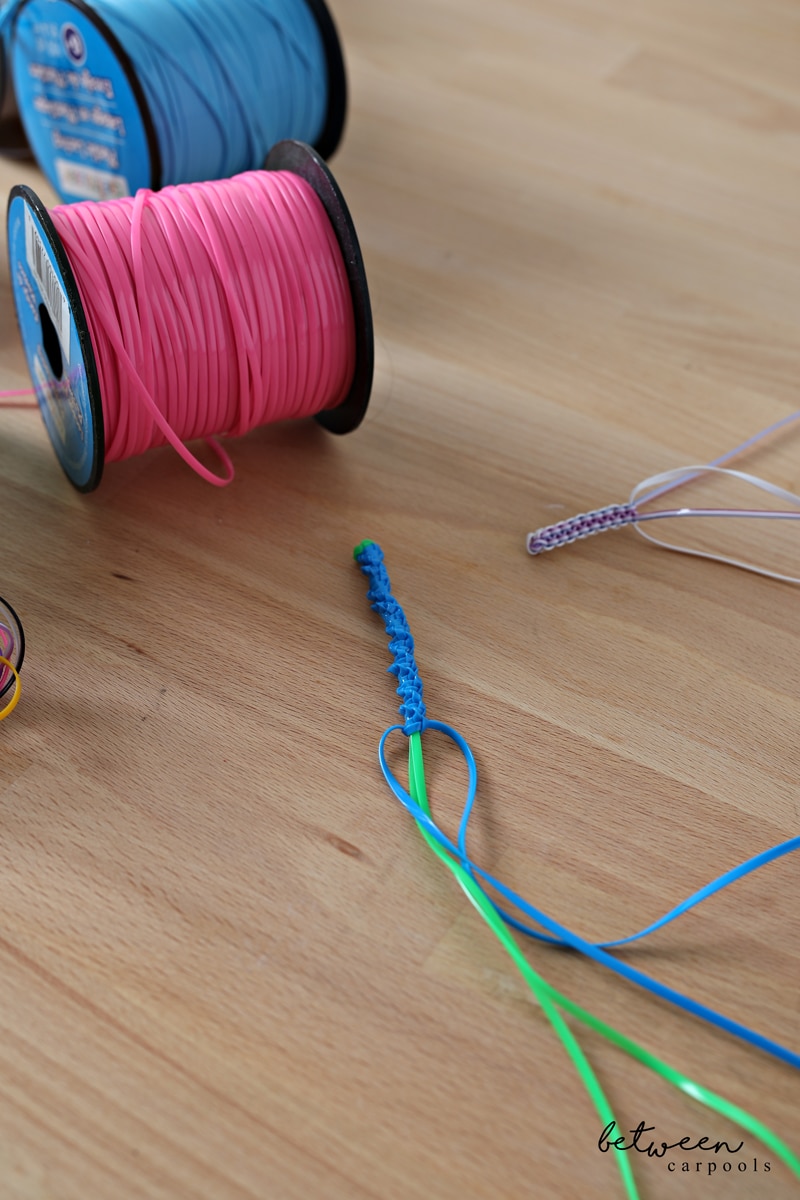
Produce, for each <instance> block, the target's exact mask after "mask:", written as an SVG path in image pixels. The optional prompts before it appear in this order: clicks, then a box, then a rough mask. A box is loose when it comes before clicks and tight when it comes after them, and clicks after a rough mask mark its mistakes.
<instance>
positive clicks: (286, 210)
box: [8, 142, 373, 491]
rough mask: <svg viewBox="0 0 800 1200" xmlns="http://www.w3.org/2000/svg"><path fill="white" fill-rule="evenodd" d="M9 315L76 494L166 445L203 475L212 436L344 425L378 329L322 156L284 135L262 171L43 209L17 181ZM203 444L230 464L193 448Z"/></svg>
mask: <svg viewBox="0 0 800 1200" xmlns="http://www.w3.org/2000/svg"><path fill="white" fill-rule="evenodd" d="M8 233H9V262H10V264H11V273H12V287H13V290H14V297H15V302H16V308H17V318H18V322H19V326H20V332H21V335H22V340H23V346H24V348H25V353H26V356H27V359H28V365H29V368H30V371H31V377H32V380H33V384H34V387H35V390H36V393H37V399H38V401H39V406H40V409H41V412H42V415H43V417H44V420H45V424H46V427H47V429H48V432H49V434H50V437H51V440H52V442H53V445H54V448H55V450H56V453H57V455H58V457H59V460H60V462H61V464H62V466H63V467H64V470H65V471H66V473H67V475H68V477H69V478H70V479H71V481H72V482H73V483H74V484H75V486H76V487H78V488H79V489H80V490H82V491H89V490H91V489H92V488H94V487H96V486H97V484H98V483H99V481H100V477H101V474H102V470H103V465H104V463H105V462H106V461H108V462H113V461H119V460H121V459H124V458H129V457H132V456H135V455H140V454H144V453H146V452H147V451H148V450H149V449H151V448H153V447H155V446H158V445H162V444H164V443H166V442H169V443H171V444H172V445H173V446H174V448H175V449H176V450H177V451H178V453H179V454H181V456H182V457H183V458H184V459H185V460H186V461H187V462H189V463H190V465H191V466H192V467H193V468H194V469H195V470H196V471H197V472H198V473H199V474H200V475H202V476H203V478H205V479H207V480H208V481H209V482H212V483H217V484H224V483H228V482H229V481H230V479H231V478H232V477H233V468H232V465H231V462H230V459H229V458H228V455H227V454H226V452H225V451H224V450H223V449H222V447H221V446H220V445H219V443H218V442H217V441H216V438H217V437H218V436H219V435H226V434H227V435H231V436H238V435H241V434H244V433H247V432H248V431H249V430H251V429H254V428H256V427H260V426H264V425H268V424H272V423H274V422H277V421H283V420H293V419H300V418H304V417H312V416H313V417H315V418H316V419H317V420H318V421H319V422H320V423H321V424H323V425H325V426H326V427H327V428H328V429H330V430H332V431H333V432H338V433H343V432H347V431H348V430H350V429H353V428H354V427H355V426H356V425H357V424H358V423H359V422H360V420H361V418H362V417H363V415H364V412H365V410H366V407H367V403H368V401H369V393H370V389H371V384H372V370H373V336H372V321H371V315H370V305H369V294H368V290H367V284H366V277H365V273H364V267H363V262H362V258H361V253H360V250H359V246H358V239H357V237H356V234H355V230H354V228H353V223H352V220H351V218H350V215H349V213H348V210H347V207H346V205H345V202H344V200H343V198H342V196H341V193H340V191H339V189H338V187H337V186H336V183H335V181H334V180H333V177H332V176H331V174H330V172H329V170H328V168H327V167H326V166H325V164H324V163H323V162H322V160H321V159H320V158H319V156H318V155H317V154H316V152H315V151H313V150H311V149H310V148H309V147H308V146H306V145H304V144H302V143H299V142H282V143H279V145H278V146H276V147H275V149H274V150H273V151H272V152H271V153H270V155H269V158H268V160H267V163H266V169H265V170H264V171H255V172H248V173H246V174H244V175H239V176H235V177H234V178H233V179H229V180H218V181H215V182H212V183H202V184H183V185H180V186H178V187H174V188H166V189H164V190H162V191H161V192H158V193H154V192H149V191H140V192H139V193H137V195H136V196H135V197H133V198H126V199H123V200H113V201H108V202H106V203H99V204H93V203H88V202H87V203H83V204H76V205H72V206H63V207H59V208H55V209H53V210H52V211H51V212H50V213H48V212H47V211H46V210H45V209H44V207H43V206H42V204H41V202H40V201H39V200H38V198H37V197H36V196H35V194H34V193H33V192H31V190H30V189H28V188H15V189H14V191H13V192H12V195H11V200H10V204H9V213H8ZM197 438H205V439H207V440H209V441H210V442H211V443H212V444H213V445H214V447H215V449H216V450H217V452H218V454H219V455H220V457H221V459H222V461H223V464H224V471H223V473H222V474H221V475H217V474H215V473H214V472H212V471H210V470H209V469H208V467H206V466H205V465H204V464H203V463H201V462H200V461H199V460H198V459H197V458H196V456H195V455H194V454H193V453H192V452H191V451H190V450H189V449H188V448H187V446H186V443H187V442H189V441H192V440H194V439H197Z"/></svg>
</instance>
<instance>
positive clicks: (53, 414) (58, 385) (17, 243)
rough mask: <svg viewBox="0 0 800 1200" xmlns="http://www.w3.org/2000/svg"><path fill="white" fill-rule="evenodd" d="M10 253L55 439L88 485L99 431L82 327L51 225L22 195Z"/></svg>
mask: <svg viewBox="0 0 800 1200" xmlns="http://www.w3.org/2000/svg"><path fill="white" fill-rule="evenodd" d="M8 259H9V267H10V272H11V287H12V292H13V295H14V303H15V305H16V310H17V320H18V322H19V328H20V333H21V335H22V345H23V348H24V350H25V357H26V358H27V361H28V370H29V371H30V375H31V380H32V382H33V386H34V387H35V389H36V397H37V399H38V401H39V407H40V409H41V413H42V418H43V420H44V423H45V426H46V428H47V432H48V434H49V435H50V440H51V441H52V443H53V446H54V448H55V451H56V454H57V455H58V457H59V460H60V462H61V465H62V467H63V468H64V470H65V471H66V472H67V474H68V475H69V477H70V479H72V481H73V483H75V484H76V486H78V487H85V486H86V485H87V484H88V483H89V480H90V478H91V476H92V473H93V471H94V469H95V463H96V458H97V455H96V436H97V430H96V429H95V423H94V417H93V415H92V405H91V400H90V396H89V384H88V378H87V372H86V366H85V362H84V356H83V349H82V347H81V344H80V338H79V335H78V329H77V326H76V323H75V321H74V320H73V318H72V315H71V311H70V305H69V289H68V288H67V286H66V283H65V280H64V277H63V275H62V273H61V269H60V267H59V264H58V261H57V259H56V256H55V254H54V252H53V249H52V246H51V243H50V240H49V237H48V234H47V231H46V230H45V229H44V227H43V226H42V223H41V222H40V220H39V217H38V216H37V214H36V213H35V212H34V211H33V209H32V208H31V207H30V205H29V204H28V203H27V202H26V200H25V199H24V198H23V197H22V196H15V197H14V199H13V200H12V201H11V208H10V210H9V214H8Z"/></svg>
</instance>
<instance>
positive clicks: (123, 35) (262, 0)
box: [0, 0, 347, 202]
mask: <svg viewBox="0 0 800 1200" xmlns="http://www.w3.org/2000/svg"><path fill="white" fill-rule="evenodd" d="M0 34H2V38H3V42H4V44H5V47H6V51H7V58H8V61H9V64H10V69H11V74H12V76H13V82H14V89H15V93H16V100H17V107H18V110H19V114H20V116H21V119H22V123H23V125H24V128H25V132H26V135H27V139H28V141H29V143H30V146H31V149H32V150H33V153H34V156H35V158H36V160H37V162H38V163H39V166H40V167H41V169H42V170H43V172H44V173H45V175H46V176H47V178H48V179H49V181H50V183H51V184H52V185H53V187H54V188H55V189H56V191H57V192H58V193H59V195H60V196H61V197H62V199H63V200H64V201H66V202H72V201H75V200H108V199H112V198H117V197H120V196H131V195H134V194H135V192H137V191H138V190H139V188H142V187H150V188H153V189H158V188H161V187H165V186H168V185H170V184H178V183H191V182H195V181H204V180H210V179H226V178H228V177H230V176H232V175H237V174H241V173H242V172H244V171H253V170H258V169H260V168H261V167H262V165H263V163H264V160H265V158H266V156H267V153H268V152H269V150H270V149H271V147H272V146H274V145H275V143H276V142H278V141H281V140H285V139H288V138H290V139H297V140H299V141H303V142H307V143H310V144H312V145H314V146H315V147H316V149H317V150H318V152H319V153H320V154H321V156H322V157H323V158H329V157H330V156H331V154H332V153H333V152H334V151H335V149H336V147H337V145H338V143H339V140H340V137H341V134H342V129H343V126H344V120H345V111H346V106H347V85H346V74H345V67H344V60H343V57H342V51H341V46H340V43H339V38H338V35H337V32H336V28H335V25H334V23H333V19H332V17H331V15H330V12H329V10H328V8H327V7H326V4H325V0H225V3H224V4H220V0H8V2H7V3H6V4H5V5H4V6H3V8H2V9H0Z"/></svg>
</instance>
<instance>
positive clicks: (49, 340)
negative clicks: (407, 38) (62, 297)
mask: <svg viewBox="0 0 800 1200" xmlns="http://www.w3.org/2000/svg"><path fill="white" fill-rule="evenodd" d="M39 320H40V321H41V323H42V346H43V347H44V352H45V354H46V355H47V361H48V362H49V364H50V370H51V371H52V372H53V374H54V375H55V377H56V379H60V378H61V376H62V375H63V374H64V358H63V355H62V354H61V342H60V341H59V339H58V331H57V329H56V327H55V325H54V324H53V318H52V317H51V316H50V313H49V312H48V311H47V309H46V308H45V306H44V305H43V304H40V305H39Z"/></svg>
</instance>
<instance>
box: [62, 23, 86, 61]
mask: <svg viewBox="0 0 800 1200" xmlns="http://www.w3.org/2000/svg"><path fill="white" fill-rule="evenodd" d="M61 41H62V43H63V46H64V49H65V50H66V52H67V58H68V59H69V61H70V62H71V63H72V64H73V66H75V67H82V66H83V64H84V63H85V62H86V42H85V41H84V40H83V34H82V33H81V31H80V29H76V27H75V26H74V25H62V26H61Z"/></svg>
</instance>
